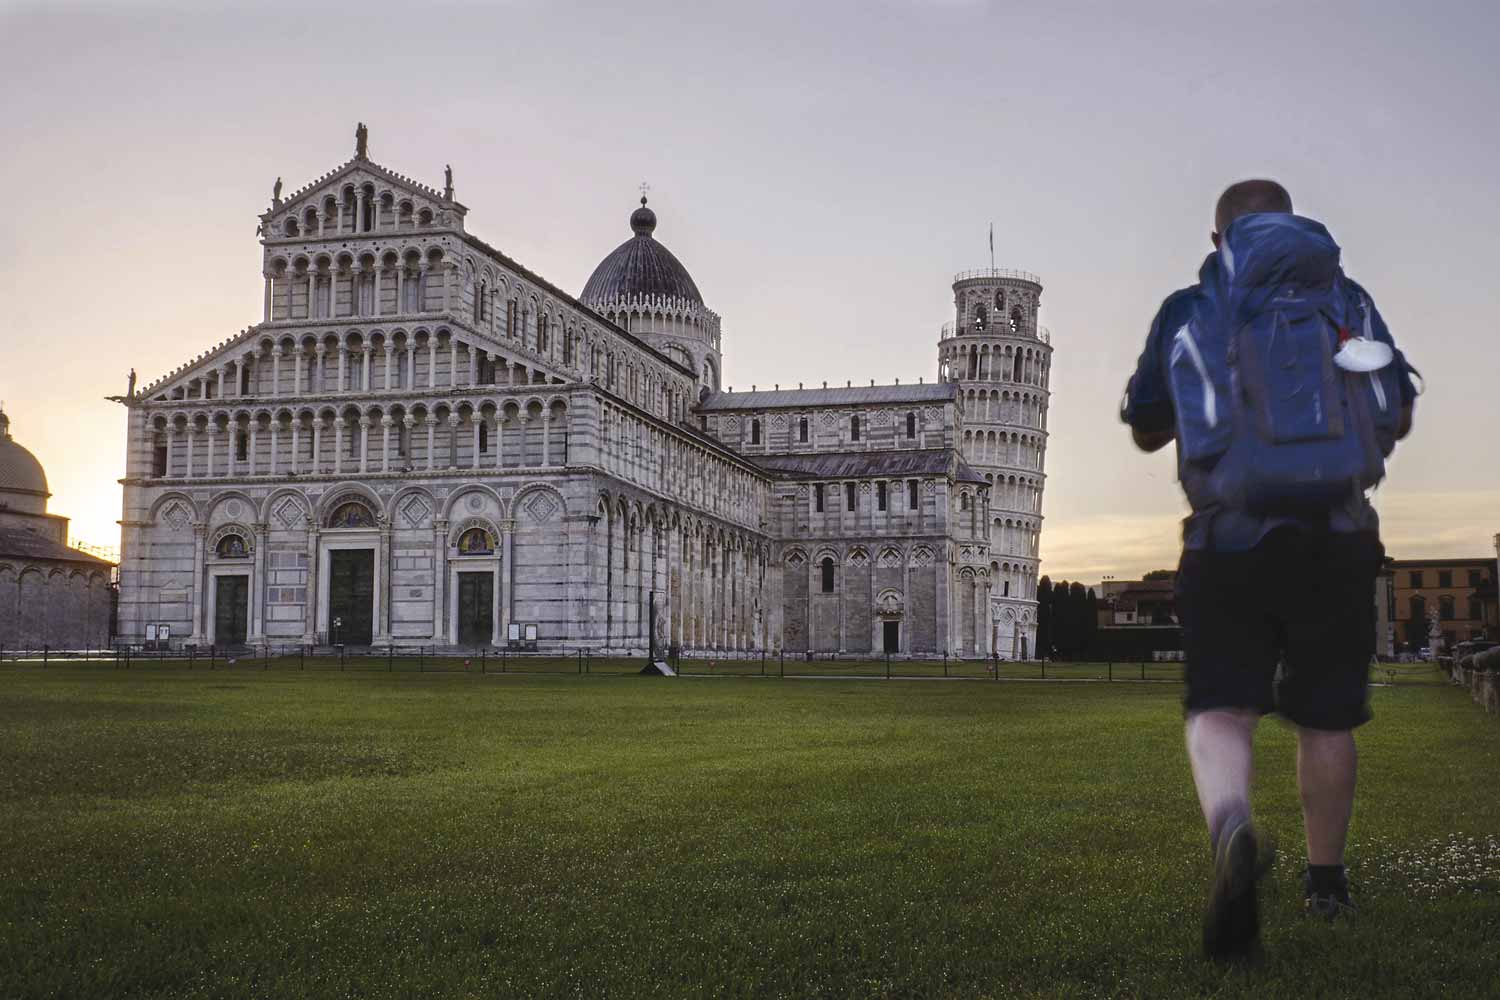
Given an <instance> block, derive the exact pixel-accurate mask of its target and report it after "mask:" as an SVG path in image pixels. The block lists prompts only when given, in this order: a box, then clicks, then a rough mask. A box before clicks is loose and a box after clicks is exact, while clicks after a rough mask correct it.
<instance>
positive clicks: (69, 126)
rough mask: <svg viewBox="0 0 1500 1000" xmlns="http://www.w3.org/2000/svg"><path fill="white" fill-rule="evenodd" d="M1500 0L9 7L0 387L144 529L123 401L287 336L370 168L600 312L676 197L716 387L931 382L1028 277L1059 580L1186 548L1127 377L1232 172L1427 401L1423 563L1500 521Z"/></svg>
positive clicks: (1395, 471) (17, 432)
mask: <svg viewBox="0 0 1500 1000" xmlns="http://www.w3.org/2000/svg"><path fill="white" fill-rule="evenodd" d="M1497 42H1500V5H1496V4H1494V3H1492V2H1490V3H1458V2H1451V3H1449V2H1433V3H1427V4H1411V3H1385V2H1360V3H1309V2H1306V0H1302V2H1297V3H1267V2H1254V0H1241V2H1236V3H1227V2H1218V0H1196V2H1152V0H1135V2H1132V3H1128V4H1125V3H1070V2H1066V0H1063V2H1051V3H1045V4H1038V3H1026V4H1021V3H1015V4H1009V3H998V2H995V3H990V2H981V0H973V2H966V0H888V2H878V0H876V2H861V3H856V2H837V3H834V2H830V3H820V2H811V0H802V2H799V3H789V4H755V3H746V2H743V0H742V2H738V3H727V4H721V3H714V2H705V3H680V4H660V3H653V2H648V0H636V2H632V3H630V4H624V5H622V4H572V3H566V2H542V0H516V2H512V3H488V4H481V3H465V4H458V3H424V4H410V3H405V4H400V5H385V4H381V3H364V4H359V5H344V4H340V3H337V2H325V3H320V4H316V5H281V4H265V3H258V4H254V5H240V4H230V3H223V2H214V0H193V2H186V0H179V2H171V3H157V4H133V3H125V2H119V0H116V2H98V3H93V4H77V3H72V2H69V0H52V2H49V3H45V4H33V3H20V4H18V3H14V2H9V3H8V2H5V0H0V94H4V95H5V98H4V101H5V105H6V118H7V126H8V128H7V132H8V141H7V144H6V145H7V147H8V148H7V151H6V152H5V153H4V155H3V156H0V184H3V185H4V189H5V190H8V191H11V192H12V195H11V201H10V206H9V208H8V209H6V210H4V211H0V296H3V298H4V301H5V303H6V306H7V308H6V310H5V312H4V314H3V316H4V318H3V321H0V322H3V326H0V400H3V401H4V407H5V410H6V412H7V413H8V414H9V415H10V417H11V420H12V432H13V434H14V436H15V438H16V440H18V441H19V442H21V443H22V444H24V445H26V446H27V447H28V448H30V449H31V450H32V451H33V452H34V453H35V454H36V455H37V456H38V457H39V458H40V459H41V460H42V462H43V464H44V465H45V466H46V469H47V474H48V477H49V480H50V484H51V489H52V492H53V497H52V501H51V510H53V511H54V512H57V513H61V514H64V515H67V516H69V517H71V518H73V528H74V534H75V536H76V537H77V538H79V539H81V540H83V541H86V542H89V543H93V544H101V545H116V544H118V526H117V525H116V523H115V522H116V520H117V519H118V517H119V511H120V489H119V486H118V483H117V480H118V479H119V477H120V476H121V475H122V474H123V471H124V445H125V430H124V410H123V408H122V407H120V406H118V405H117V404H114V403H110V402H108V401H107V400H105V398H104V397H106V396H109V395H114V394H119V393H123V392H124V391H125V387H126V374H127V372H128V371H129V369H131V368H132V367H133V368H135V369H136V371H137V372H138V373H139V375H140V378H141V381H142V382H143V383H145V382H149V381H152V380H154V379H156V378H157V377H158V376H160V375H162V374H164V373H165V372H167V371H169V370H171V369H173V368H175V367H176V366H177V365H179V364H181V363H182V362H184V361H187V360H188V359H190V358H192V357H195V356H196V355H198V354H199V353H200V352H202V351H204V350H206V349H207V348H209V347H210V346H212V345H214V344H217V343H218V342H219V341H221V340H223V339H224V338H226V337H228V336H232V335H234V334H236V333H238V332H239V331H240V330H242V329H243V328H245V327H246V326H249V325H251V324H253V323H255V322H258V321H259V320H260V318H261V296H262V281H261V247H260V245H259V243H258V241H257V238H256V236H255V228H256V224H257V216H258V215H259V213H260V212H262V211H264V210H265V209H266V208H267V207H268V204H269V201H270V196H271V187H272V184H273V182H274V181H275V179H276V178H277V177H281V178H283V180H284V182H285V188H286V190H287V191H295V190H296V189H298V188H300V187H301V186H302V185H303V184H305V183H307V182H308V181H311V180H313V179H314V178H315V177H317V176H318V175H320V174H322V173H324V172H326V171H328V170H330V169H332V168H333V167H335V166H337V165H338V164H340V163H342V162H343V161H344V160H346V159H348V158H349V157H350V156H351V155H352V152H353V145H354V140H353V133H354V126H355V123H356V122H357V121H363V122H366V123H367V124H368V125H369V128H370V155H371V158H372V159H373V160H375V161H376V162H378V163H380V164H382V165H384V166H387V167H389V168H391V169H393V170H396V171H398V172H400V173H403V174H407V175H409V176H413V177H417V178H419V179H422V180H424V181H425V182H426V183H428V184H430V185H433V186H439V185H441V183H442V176H443V167H444V165H445V164H452V167H453V172H454V183H455V187H456V189H457V196H458V198H459V200H460V201H462V202H463V203H464V204H465V205H467V206H468V208H469V215H468V219H467V225H468V229H469V231H470V232H472V233H474V234H475V235H477V236H479V237H480V238H482V239H484V240H486V241H487V242H489V243H491V244H492V245H494V246H497V247H499V248H500V249H501V250H503V251H504V252H506V253H507V254H510V255H511V256H512V257H514V258H516V259H518V260H520V261H521V262H522V263H523V264H525V265H526V266H527V267H529V268H531V269H532V270H534V271H536V272H538V273H540V274H541V275H543V276H545V277H547V278H548V279H549V280H551V281H552V282H553V283H555V284H557V285H558V286H560V287H562V288H564V289H568V290H571V291H573V292H574V293H575V294H576V293H577V291H579V290H580V289H581V288H582V287H583V284H584V282H585V280H586V279H587V278H588V275H589V273H590V272H591V271H592V270H593V268H594V266H595V265H596V264H597V263H598V262H599V260H600V259H601V258H603V257H604V256H605V254H607V253H608V252H609V251H610V250H611V249H613V248H614V247H615V246H616V245H617V244H618V243H620V242H621V241H622V240H624V239H625V238H626V237H627V236H628V235H629V230H628V226H627V223H626V220H627V218H628V217H629V214H630V211H631V210H632V209H633V208H634V207H635V201H636V199H637V197H638V196H639V192H638V190H637V189H638V185H639V184H640V183H641V182H642V181H647V182H649V183H650V185H651V205H652V208H653V209H655V210H656V212H657V215H658V218H659V220H660V223H659V226H658V228H657V231H656V236H657V237H658V238H659V239H661V240H662V242H663V243H665V244H666V245H667V246H668V247H669V248H671V249H672V250H673V252H674V253H676V254H677V256H678V257H679V258H680V259H681V260H682V261H683V262H684V264H685V265H686V266H687V268H688V269H689V271H690V272H691V273H692V275H693V277H694V279H695V280H696V282H697V284H698V287H699V288H700V289H701V290H702V292H703V295H704V297H705V299H706V301H707V302H708V305H709V306H710V307H711V308H713V309H714V310H715V311H717V312H718V313H719V314H720V315H721V316H722V317H723V326H724V357H725V371H724V381H725V383H726V384H728V385H733V386H735V387H736V388H749V387H750V386H751V385H752V384H757V385H761V386H766V385H770V384H774V383H780V384H782V385H788V384H795V383H796V382H798V381H803V382H806V383H808V384H821V383H822V381H823V380H825V379H826V380H828V382H829V383H830V384H842V383H843V382H844V381H846V380H852V381H853V382H854V383H855V384H856V385H857V384H868V382H869V381H870V380H871V379H874V380H876V381H878V382H890V381H892V380H893V379H896V378H900V379H901V380H902V381H903V382H905V381H915V380H916V379H917V378H918V377H919V376H920V377H925V378H927V379H929V380H930V379H932V378H934V377H935V375H936V369H937V339H938V332H939V328H940V326H941V325H942V323H943V322H945V321H947V320H949V319H951V318H953V317H952V313H953V298H952V290H951V282H952V277H953V274H954V273H955V272H958V271H961V270H966V269H969V268H975V267H984V266H987V265H988V263H989V250H988V244H987V232H988V227H989V226H990V224H991V223H993V224H994V227H995V262H996V264H998V265H999V266H1001V267H1013V268H1021V269H1025V270H1027V271H1031V272H1034V273H1037V274H1039V275H1040V276H1041V277H1042V281H1043V283H1044V285H1045V291H1044V293H1043V296H1042V323H1043V325H1045V326H1047V327H1048V328H1049V329H1050V330H1051V334H1052V343H1053V345H1054V348H1055V354H1054V358H1053V377H1052V386H1051V388H1052V392H1053V395H1052V401H1051V408H1050V412H1049V427H1050V430H1051V440H1050V443H1049V447H1048V453H1047V470H1046V471H1047V484H1046V492H1045V499H1044V505H1043V514H1044V516H1045V521H1044V526H1043V532H1042V543H1041V544H1042V572H1043V573H1045V574H1048V575H1050V576H1051V577H1052V578H1053V579H1054V580H1057V579H1071V580H1083V581H1085V582H1089V583H1093V582H1097V581H1099V580H1100V579H1102V578H1103V577H1104V576H1115V577H1131V576H1135V575H1138V574H1140V573H1143V572H1145V571H1147V570H1151V569H1155V568H1158V567H1167V566H1171V565H1174V564H1175V560H1176V557H1177V549H1178V542H1179V522H1180V518H1181V517H1182V516H1183V514H1184V513H1185V504H1184V502H1183V501H1182V499H1181V496H1180V491H1179V489H1178V487H1177V484H1176V482H1175V466H1174V458H1173V455H1172V449H1166V450H1164V451H1162V452H1159V453H1157V454H1155V455H1150V456H1146V455H1142V454H1139V453H1137V452H1135V451H1134V450H1133V449H1132V448H1131V446H1130V444H1129V437H1128V434H1127V433H1126V431H1125V429H1124V428H1123V427H1122V426H1121V425H1120V424H1119V422H1118V417H1117V410H1118V404H1119V399H1120V394H1121V390H1122V387H1123V384H1124V381H1125V379H1126V377H1127V376H1128V375H1129V373H1130V371H1131V370H1132V369H1133V367H1134V363H1135V358H1136V356H1137V355H1138V354H1139V352H1140V349H1141V346H1142V343H1143V341H1144V338H1145V334H1146V331H1147V328H1148V326H1149V324H1150V321H1151V318H1152V316H1153V315H1154V313H1155V311H1156V308H1157V306H1158V305H1159V304H1160V302H1161V300H1162V299H1163V298H1164V297H1165V296H1166V295H1168V294H1169V293H1170V292H1172V291H1173V290H1174V289H1177V288H1180V287H1182V286H1184V285H1187V284H1190V283H1191V282H1192V281H1193V280H1194V278H1195V276H1196V273H1197V269H1198V266H1199V264H1200V263H1201V261H1202V258H1203V256H1204V254H1206V253H1207V252H1208V251H1209V249H1210V247H1209V243H1208V236H1209V232H1210V230H1211V228H1212V210H1213V204H1214V201H1215V199H1216V198H1217V196H1218V194H1219V192H1220V191H1221V190H1222V189H1223V188H1224V187H1225V186H1226V185H1227V184H1229V183H1230V182H1232V181H1235V180H1239V179H1242V178H1244V177H1250V176H1270V177H1274V178H1276V179H1278V180H1280V181H1281V182H1282V183H1283V184H1285V185H1286V186H1287V187H1288V188H1289V189H1290V191H1291V193H1292V195H1293V198H1294V200H1295V202H1296V206H1297V209H1298V211H1299V212H1300V213H1302V214H1305V215H1310V216H1312V217H1314V218H1317V219H1319V220H1321V221H1323V222H1324V223H1326V224H1327V226H1328V227H1329V229H1330V230H1331V231H1332V232H1333V234H1334V236H1335V238H1336V239H1337V240H1338V241H1339V243H1340V244H1341V246H1342V247H1343V248H1344V265H1345V268H1346V270H1347V271H1348V272H1349V273H1350V274H1351V275H1352V276H1354V277H1355V278H1357V279H1358V280H1359V281H1360V282H1361V283H1362V284H1364V285H1365V287H1366V288H1368V289H1369V290H1370V292H1371V294H1372V295H1373V296H1374V298H1375V300H1376V302H1377V303H1378V305H1379V307H1380V309H1381V312H1382V313H1383V314H1384V316H1385V317H1386V319H1387V322H1388V323H1389V325H1390V327H1391V330H1392V332H1393V334H1394V335H1395V337H1396V339H1397V342H1398V343H1399V344H1400V345H1401V346H1402V348H1403V349H1404V350H1405V351H1406V353H1407V354H1408V355H1409V357H1410V358H1411V360H1412V361H1413V363H1414V364H1415V365H1416V366H1417V367H1418V368H1419V369H1420V370H1421V372H1422V374H1423V376H1424V377H1425V382H1426V387H1427V392H1426V394H1425V395H1424V397H1423V398H1422V399H1421V400H1420V401H1419V403H1418V406H1417V414H1416V428H1415V430H1414V431H1413V433H1412V435H1411V436H1410V437H1409V438H1408V439H1407V440H1406V441H1405V442H1403V443H1402V445H1401V446H1400V447H1399V449H1398V451H1397V453H1396V455H1395V457H1394V458H1393V460H1392V461H1391V462H1390V464H1389V473H1390V475H1389V478H1388V480H1387V481H1386V483H1385V484H1383V485H1382V486H1381V487H1380V488H1379V490H1378V491H1377V492H1376V497H1375V502H1376V506H1377V507H1378V508H1379V509H1380V511H1381V515H1382V520H1383V530H1384V535H1385V541H1386V547H1387V549H1388V551H1389V552H1390V553H1391V554H1393V555H1395V556H1396V557H1398V558H1419V557H1420V558H1436V557H1448V556H1483V555H1491V554H1493V552H1494V548H1493V542H1492V541H1491V539H1492V537H1493V535H1494V534H1495V533H1496V532H1500V461H1497V459H1500V435H1497V433H1496V432H1497V426H1496V414H1497V406H1496V401H1497V398H1500V322H1497V316H1500V282H1497V280H1496V271H1497V265H1500V259H1497V255H1496V253H1495V249H1494V247H1495V242H1494V234H1495V233H1496V232H1497V231H1500V169H1497V167H1496V164H1497V162H1500V148H1497V147H1500V74H1497V73H1496V72H1495V71H1494V68H1493V54H1494V51H1495V50H1496V46H1497Z"/></svg>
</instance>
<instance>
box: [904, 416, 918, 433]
mask: <svg viewBox="0 0 1500 1000" xmlns="http://www.w3.org/2000/svg"><path fill="white" fill-rule="evenodd" d="M906 436H907V437H908V438H914V437H916V436H917V415H916V413H914V412H913V413H908V414H907V415H906Z"/></svg>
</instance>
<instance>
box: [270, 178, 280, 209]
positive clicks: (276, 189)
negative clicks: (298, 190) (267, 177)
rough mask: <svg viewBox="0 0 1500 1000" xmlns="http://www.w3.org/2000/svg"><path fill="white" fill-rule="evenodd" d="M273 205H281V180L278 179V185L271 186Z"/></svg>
mask: <svg viewBox="0 0 1500 1000" xmlns="http://www.w3.org/2000/svg"><path fill="white" fill-rule="evenodd" d="M271 204H273V205H280V204H281V178H280V177H278V178H276V183H275V184H273V185H271Z"/></svg>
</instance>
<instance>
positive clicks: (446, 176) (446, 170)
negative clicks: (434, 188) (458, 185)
mask: <svg viewBox="0 0 1500 1000" xmlns="http://www.w3.org/2000/svg"><path fill="white" fill-rule="evenodd" d="M443 199H444V200H445V201H452V200H453V165H452V164H451V163H445V164H443Z"/></svg>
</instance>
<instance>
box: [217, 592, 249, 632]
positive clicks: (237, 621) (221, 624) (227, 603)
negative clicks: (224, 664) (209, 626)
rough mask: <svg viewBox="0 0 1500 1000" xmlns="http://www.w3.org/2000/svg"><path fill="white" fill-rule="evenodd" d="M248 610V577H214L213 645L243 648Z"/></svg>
mask: <svg viewBox="0 0 1500 1000" xmlns="http://www.w3.org/2000/svg"><path fill="white" fill-rule="evenodd" d="M249 610H250V578H249V577H248V576H218V577H214V643H215V644H216V645H219V646H243V645H244V644H245V631H246V629H245V622H246V620H247V619H248V618H249Z"/></svg>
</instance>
